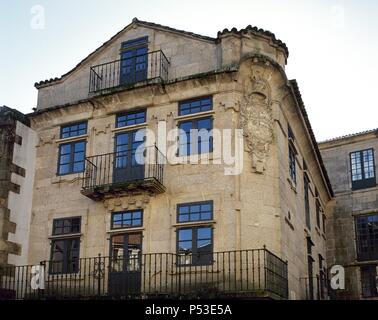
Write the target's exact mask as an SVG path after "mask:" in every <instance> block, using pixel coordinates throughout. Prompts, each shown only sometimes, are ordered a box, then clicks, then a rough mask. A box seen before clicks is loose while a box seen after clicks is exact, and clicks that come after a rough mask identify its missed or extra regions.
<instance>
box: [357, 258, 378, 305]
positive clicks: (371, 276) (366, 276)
mask: <svg viewBox="0 0 378 320" xmlns="http://www.w3.org/2000/svg"><path fill="white" fill-rule="evenodd" d="M360 277H361V295H362V297H363V298H374V297H378V288H377V287H378V270H377V266H376V265H366V266H361V267H360ZM374 280H375V281H374ZM374 284H375V286H374ZM367 292H369V293H368V294H367Z"/></svg>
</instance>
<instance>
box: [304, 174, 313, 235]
mask: <svg viewBox="0 0 378 320" xmlns="http://www.w3.org/2000/svg"><path fill="white" fill-rule="evenodd" d="M303 185H304V203H305V214H306V226H307V228H308V229H311V215H310V201H309V196H310V195H309V189H310V186H309V179H308V177H307V175H306V174H304V178H303Z"/></svg>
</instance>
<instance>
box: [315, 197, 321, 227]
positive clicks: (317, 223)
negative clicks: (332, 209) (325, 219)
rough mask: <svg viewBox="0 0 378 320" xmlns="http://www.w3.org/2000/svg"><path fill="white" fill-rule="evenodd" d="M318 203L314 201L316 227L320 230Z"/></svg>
mask: <svg viewBox="0 0 378 320" xmlns="http://www.w3.org/2000/svg"><path fill="white" fill-rule="evenodd" d="M320 211H321V209H320V203H319V200H316V225H317V226H318V228H319V229H320Z"/></svg>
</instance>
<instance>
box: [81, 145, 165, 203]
mask: <svg viewBox="0 0 378 320" xmlns="http://www.w3.org/2000/svg"><path fill="white" fill-rule="evenodd" d="M141 150H142V151H138V149H137V150H135V149H130V150H125V151H120V152H115V153H108V154H103V155H97V156H92V157H86V158H85V171H84V174H83V175H84V176H83V184H82V190H81V193H82V194H83V195H85V196H87V197H88V198H90V199H92V200H95V201H99V200H102V199H103V198H105V197H107V196H114V195H117V196H119V195H123V194H127V193H128V192H133V191H146V192H149V193H153V194H159V193H163V192H165V186H164V184H163V179H164V167H165V163H166V159H165V157H164V155H163V154H162V153H161V152H160V151H159V149H158V148H157V147H156V146H152V147H145V148H143V149H141Z"/></svg>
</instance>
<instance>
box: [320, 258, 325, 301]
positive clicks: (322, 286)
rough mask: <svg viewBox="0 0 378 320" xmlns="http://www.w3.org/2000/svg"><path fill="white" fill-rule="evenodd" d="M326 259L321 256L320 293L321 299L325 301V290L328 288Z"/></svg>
mask: <svg viewBox="0 0 378 320" xmlns="http://www.w3.org/2000/svg"><path fill="white" fill-rule="evenodd" d="M323 261H324V258H323V256H322V255H321V254H319V278H320V279H319V282H320V290H319V291H320V292H319V298H320V299H324V296H325V289H326V288H327V278H326V277H327V276H326V275H327V272H326V268H325V266H323Z"/></svg>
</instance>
